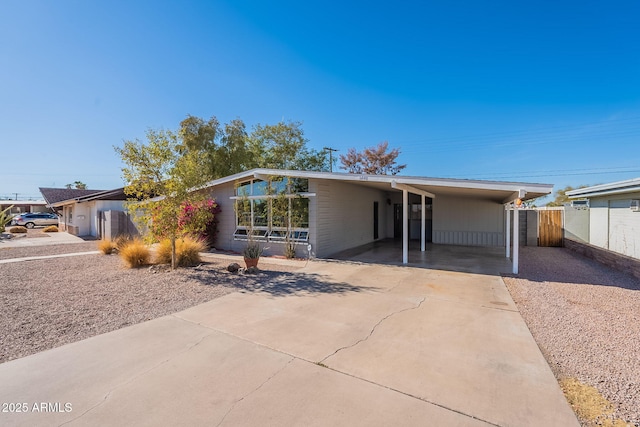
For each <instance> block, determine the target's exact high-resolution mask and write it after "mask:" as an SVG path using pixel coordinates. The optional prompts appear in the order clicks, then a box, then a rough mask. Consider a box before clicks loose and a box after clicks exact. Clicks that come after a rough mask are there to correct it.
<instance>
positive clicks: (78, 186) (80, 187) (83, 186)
mask: <svg viewBox="0 0 640 427" xmlns="http://www.w3.org/2000/svg"><path fill="white" fill-rule="evenodd" d="M65 188H68V189H71V188H75V189H77V190H86V189H87V184H85V183H84V182H82V181H76V182H74V183H73V184H67V185H65Z"/></svg>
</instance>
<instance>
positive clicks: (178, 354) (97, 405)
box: [58, 333, 213, 427]
mask: <svg viewBox="0 0 640 427" xmlns="http://www.w3.org/2000/svg"><path fill="white" fill-rule="evenodd" d="M212 334H213V333H210V334H207V335H205V336H203V337H202V338H200V339H199V340H198V341H197V342H196V343H194V344H192V345H191V346H189V347H188V348H186V349H184V350H182V351H181V352H179V353H176V354H174V355H173V356H171V357H168V358H167V359H165V360H162V361H160V362H158V363H156V364H155V365H154V366H152V367H150V368H149V369H145V370H144V371H142V372H140V373H139V374H137V375H134V376H133V377H131V378H130V379H128V380H127V381H124V382H122V383H120V384H118V385H116V386H114V387H113V388H112V389H111V390H109V391H108V392H107V393H106V394H105V395H104V397H103V398H102V400H101V401H100V402H98V403H96V404H95V405H93V406H92V407H90V408H89V409H87V410H86V411H84V412H83V413H82V414H80V415H78V416H77V417H75V418H72V419H70V420H68V421H65V422H64V423H62V424H59V425H58V427H62V426H63V425H66V424H69V423H72V422H74V421H77V420H79V419H80V418H82V417H84V416H85V415H87V414H88V413H89V412H91V411H93V410H94V409H96V408H98V407H100V406H102V404H104V403H105V402H106V401H107V400H109V398H110V397H111V394H113V392H115V391H116V390H117V389H119V388H121V387H124V386H125V385H127V384H129V383H131V382H133V381H135V380H136V379H138V378H140V377H142V376H144V375H146V374H148V373H149V372H151V371H153V370H155V369H157V368H159V367H160V366H162V365H164V364H166V363H168V362H170V361H171V360H173V359H175V358H176V357H178V356H181V355H183V354H185V353H188V352H190V351H191V350H193V349H194V348H196V347H197V346H199V345H200V344H201V343H202V341H204V340H205V339H206V338H208V337H209V336H210V335H212Z"/></svg>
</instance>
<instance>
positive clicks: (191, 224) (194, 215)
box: [178, 199, 220, 246]
mask: <svg viewBox="0 0 640 427" xmlns="http://www.w3.org/2000/svg"><path fill="white" fill-rule="evenodd" d="M180 208H181V210H182V211H181V213H180V215H179V216H178V228H179V229H180V231H181V232H182V233H183V234H190V235H193V236H197V237H198V238H200V239H202V240H204V241H206V243H207V245H209V246H212V245H213V244H214V243H215V239H216V236H217V233H218V217H217V215H218V213H220V206H219V205H218V203H216V201H215V199H205V200H199V201H196V202H191V201H188V200H187V201H185V202H184V203H182V205H181V206H180ZM202 224H204V227H203V226H202Z"/></svg>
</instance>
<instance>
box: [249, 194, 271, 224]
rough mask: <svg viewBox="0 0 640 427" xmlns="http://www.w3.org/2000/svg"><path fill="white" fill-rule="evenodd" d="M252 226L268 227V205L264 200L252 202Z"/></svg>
mask: <svg viewBox="0 0 640 427" xmlns="http://www.w3.org/2000/svg"><path fill="white" fill-rule="evenodd" d="M253 225H254V226H255V227H266V226H268V225H269V204H268V203H267V200H266V199H257V200H254V201H253Z"/></svg>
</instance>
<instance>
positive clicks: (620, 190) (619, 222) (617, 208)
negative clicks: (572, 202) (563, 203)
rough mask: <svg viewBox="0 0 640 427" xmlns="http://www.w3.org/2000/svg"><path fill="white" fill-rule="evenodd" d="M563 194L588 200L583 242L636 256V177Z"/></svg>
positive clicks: (639, 239) (639, 216)
mask: <svg viewBox="0 0 640 427" xmlns="http://www.w3.org/2000/svg"><path fill="white" fill-rule="evenodd" d="M567 196H569V198H571V199H588V200H589V226H588V227H589V228H588V229H589V232H588V237H587V238H588V241H587V243H589V244H591V245H593V246H597V247H599V248H603V249H607V250H609V251H613V252H616V253H619V254H622V255H626V256H628V257H632V258H637V259H640V178H635V179H629V180H626V181H618V182H612V183H608V184H601V185H594V186H592V187H585V188H579V189H577V190H572V191H567ZM585 234H586V233H585Z"/></svg>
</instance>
